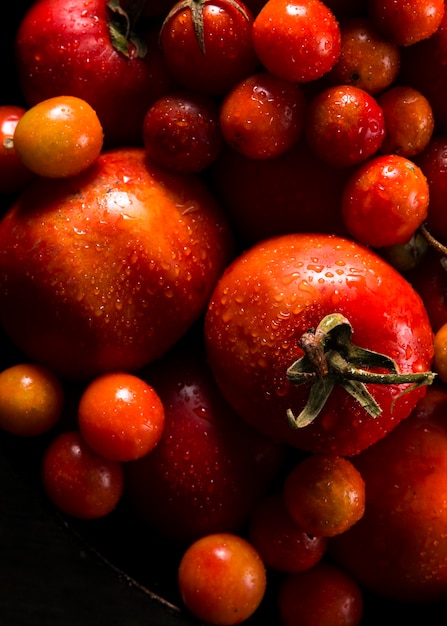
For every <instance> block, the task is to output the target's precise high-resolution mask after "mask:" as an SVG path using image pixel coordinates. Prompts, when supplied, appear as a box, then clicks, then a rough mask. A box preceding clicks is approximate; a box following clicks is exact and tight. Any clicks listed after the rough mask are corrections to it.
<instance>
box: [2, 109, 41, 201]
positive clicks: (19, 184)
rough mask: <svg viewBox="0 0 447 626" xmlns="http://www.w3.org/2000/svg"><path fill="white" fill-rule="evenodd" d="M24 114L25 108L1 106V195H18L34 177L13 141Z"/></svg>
mask: <svg viewBox="0 0 447 626" xmlns="http://www.w3.org/2000/svg"><path fill="white" fill-rule="evenodd" d="M24 113H26V109H25V108H24V107H21V106H17V105H8V104H5V105H0V193H17V192H19V191H21V190H22V189H23V188H24V187H25V185H26V184H27V183H29V182H30V181H31V179H32V178H33V177H34V174H33V173H32V172H31V171H30V170H29V169H28V168H27V167H26V166H25V165H24V163H23V162H22V160H21V159H20V158H19V156H18V154H17V151H16V149H15V146H14V140H13V138H14V133H15V129H16V126H17V123H18V122H19V120H20V119H21V118H22V117H23V115H24Z"/></svg>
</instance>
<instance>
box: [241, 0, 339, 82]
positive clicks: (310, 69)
mask: <svg viewBox="0 0 447 626" xmlns="http://www.w3.org/2000/svg"><path fill="white" fill-rule="evenodd" d="M253 45H254V49H255V51H256V54H257V55H258V57H259V59H260V61H261V63H262V64H263V66H264V67H265V68H266V69H267V70H268V71H269V72H271V73H272V74H276V75H277V76H280V77H281V78H284V79H286V80H289V81H291V82H299V83H300V82H309V81H312V80H316V79H317V78H321V77H322V76H324V75H325V74H326V73H327V72H328V71H329V70H330V69H332V67H333V65H334V64H335V62H336V61H337V59H338V57H339V55H340V49H341V33H340V27H339V25H338V22H337V20H336V19H335V16H334V14H333V13H332V11H331V10H330V9H329V8H328V7H327V6H326V5H325V4H324V3H323V2H321V1H320V0H269V1H268V2H266V3H265V5H264V7H263V8H262V9H261V11H260V12H259V13H258V15H257V16H256V18H255V21H254V24H253Z"/></svg>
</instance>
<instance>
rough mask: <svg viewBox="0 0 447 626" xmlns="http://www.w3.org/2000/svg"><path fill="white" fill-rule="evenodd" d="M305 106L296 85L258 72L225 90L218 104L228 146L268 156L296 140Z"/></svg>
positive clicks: (302, 123)
mask: <svg viewBox="0 0 447 626" xmlns="http://www.w3.org/2000/svg"><path fill="white" fill-rule="evenodd" d="M305 106H306V102H305V97H304V93H303V91H302V89H301V88H300V86H299V85H297V84H295V83H291V82H290V81H287V80H284V79H282V78H279V77H278V76H275V75H274V74H270V73H269V72H259V73H257V74H253V75H251V76H249V77H248V78H245V79H244V80H242V81H241V82H240V83H238V84H237V85H235V86H234V87H233V88H232V89H231V90H230V91H229V92H228V93H227V95H226V96H225V98H224V100H223V102H222V104H221V107H220V116H219V121H220V127H221V129H222V133H223V136H224V138H225V140H226V142H227V143H228V144H229V145H230V146H232V147H233V148H235V149H236V150H238V151H239V152H241V153H242V154H244V155H245V156H247V157H249V158H252V159H268V158H272V157H276V156H279V155H280V154H282V153H283V152H285V151H286V150H287V149H288V148H290V147H291V146H293V144H295V143H297V142H298V140H299V138H300V137H301V132H302V130H303V125H304V109H305Z"/></svg>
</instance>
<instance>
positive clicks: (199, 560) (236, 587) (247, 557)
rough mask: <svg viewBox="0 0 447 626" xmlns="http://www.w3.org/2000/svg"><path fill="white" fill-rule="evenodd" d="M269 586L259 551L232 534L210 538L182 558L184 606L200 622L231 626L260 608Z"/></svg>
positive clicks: (181, 590) (195, 544)
mask: <svg viewBox="0 0 447 626" xmlns="http://www.w3.org/2000/svg"><path fill="white" fill-rule="evenodd" d="M266 585H267V577H266V572H265V567H264V564H263V562H262V559H261V557H260V556H259V554H258V552H257V550H256V549H255V548H254V547H253V546H252V545H251V543H249V542H248V541H247V540H246V539H244V538H243V537H239V536H238V535H234V534H230V533H218V534H213V535H207V536H205V537H202V538H200V539H198V540H197V541H196V542H194V543H193V544H191V545H190V546H189V548H188V549H187V550H186V551H185V553H184V554H183V556H182V559H181V562H180V565H179V570H178V586H179V589H180V593H181V596H182V599H183V602H184V604H185V606H186V607H187V608H188V609H189V610H190V611H191V613H192V614H193V615H194V616H195V617H197V618H198V619H200V620H203V621H205V622H209V623H211V624H220V625H222V626H227V625H228V626H231V625H232V624H240V623H241V622H243V621H244V620H246V619H248V618H249V617H250V616H251V615H253V613H254V612H255V611H256V609H257V608H258V607H259V605H260V603H261V601H262V599H263V597H264V594H265V589H266Z"/></svg>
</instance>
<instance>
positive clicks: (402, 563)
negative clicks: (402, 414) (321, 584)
mask: <svg viewBox="0 0 447 626" xmlns="http://www.w3.org/2000/svg"><path fill="white" fill-rule="evenodd" d="M446 408H447V391H446V388H445V386H438V385H436V386H435V385H434V386H433V387H431V388H429V389H428V391H427V394H426V396H425V397H424V398H423V399H421V400H420V402H419V403H418V405H417V406H416V407H415V409H414V410H413V412H412V413H411V415H410V416H409V417H408V419H406V420H403V421H402V422H401V423H400V424H399V426H397V428H396V429H395V430H394V431H393V432H391V433H389V435H387V436H386V437H385V438H384V439H383V440H382V441H380V442H378V443H377V444H376V445H374V446H372V447H371V448H369V449H368V450H365V451H364V452H362V453H361V454H360V455H359V456H358V457H356V458H355V459H354V463H355V465H356V467H357V468H358V469H359V471H360V472H361V474H362V476H363V478H364V480H365V488H366V506H365V513H364V515H363V517H362V519H361V520H360V521H359V522H358V523H357V524H355V525H354V526H353V527H352V528H350V529H349V530H348V531H347V532H346V533H343V535H339V536H337V537H333V538H332V539H330V546H331V547H330V553H331V554H332V555H333V557H334V558H335V559H336V560H337V562H338V563H339V564H340V565H341V566H342V567H344V568H347V570H348V571H349V572H351V574H352V575H353V576H355V578H356V580H358V581H359V582H360V584H362V585H364V586H365V588H367V589H369V590H371V591H373V592H374V593H376V594H378V595H380V596H382V597H385V598H391V599H393V600H397V601H399V602H410V603H416V602H424V603H425V602H435V601H439V600H445V597H446V591H447V535H446V524H447V519H446V517H447V511H446V506H445V502H446V493H447V491H446V490H447V482H446V476H447V473H446V472H447V467H446V462H447V454H446V447H447V430H446V421H445V412H446Z"/></svg>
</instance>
